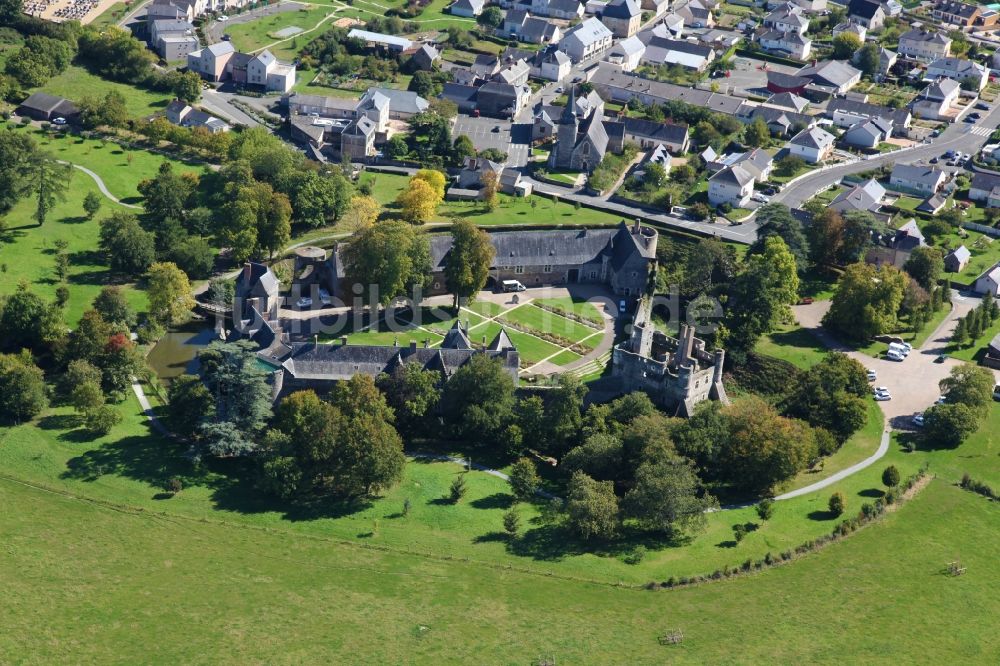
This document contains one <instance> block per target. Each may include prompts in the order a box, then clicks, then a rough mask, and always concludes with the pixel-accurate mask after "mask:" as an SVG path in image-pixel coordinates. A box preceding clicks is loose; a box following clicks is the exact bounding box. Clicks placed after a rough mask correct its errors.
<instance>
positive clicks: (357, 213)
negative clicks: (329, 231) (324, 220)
mask: <svg viewBox="0 0 1000 666" xmlns="http://www.w3.org/2000/svg"><path fill="white" fill-rule="evenodd" d="M381 213H382V205H381V204H380V203H379V202H378V201H377V200H375V199H373V198H372V197H370V196H367V195H357V196H353V197H351V201H350V205H349V206H348V209H347V213H346V214H345V215H344V223H345V224H346V226H347V228H348V229H351V230H357V229H361V228H362V227H370V226H372V225H373V224H375V223H376V222H378V217H379V215H380V214H381Z"/></svg>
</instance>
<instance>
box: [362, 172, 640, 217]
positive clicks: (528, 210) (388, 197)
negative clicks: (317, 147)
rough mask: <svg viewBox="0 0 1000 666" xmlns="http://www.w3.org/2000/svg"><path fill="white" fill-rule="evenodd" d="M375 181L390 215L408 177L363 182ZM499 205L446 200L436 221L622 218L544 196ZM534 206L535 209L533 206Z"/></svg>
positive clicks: (372, 176) (377, 176)
mask: <svg viewBox="0 0 1000 666" xmlns="http://www.w3.org/2000/svg"><path fill="white" fill-rule="evenodd" d="M372 181H374V182H373V188H372V196H373V197H375V198H376V199H377V200H378V201H379V202H380V203H381V204H382V205H383V206H385V207H386V209H387V210H388V211H389V213H390V214H391V213H392V212H393V211H394V210H395V204H394V202H395V200H396V196H397V195H398V194H399V193H400V192H401V191H402V190H403V188H404V187H406V183H407V181H408V178H407V177H406V176H400V175H396V174H390V173H375V172H371V171H366V172H365V173H363V174H362V175H361V180H360V182H361V183H365V182H372ZM499 198H500V205H499V206H497V208H496V209H495V210H493V211H488V210H487V209H486V207H485V206H484V205H483V204H481V203H478V202H466V201H446V202H444V203H443V204H441V206H439V207H438V214H437V216H436V217H435V218H434V220H433V221H434V222H446V221H448V220H450V219H451V218H452V217H465V218H468V219H470V220H472V221H473V222H475V223H476V224H479V225H483V226H497V225H519V224H607V225H611V224H617V223H619V222H620V221H621V217H620V216H617V215H611V214H609V213H605V212H603V211H598V210H592V209H589V208H583V207H581V208H580V209H579V210H577V209H576V208H574V207H573V206H572V205H570V204H568V203H565V202H562V201H558V202H554V201H552V200H551V199H547V198H544V197H541V196H530V197H509V196H507V195H505V194H501V195H499ZM532 204H534V208H533V207H532Z"/></svg>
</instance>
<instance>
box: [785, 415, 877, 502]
mask: <svg viewBox="0 0 1000 666" xmlns="http://www.w3.org/2000/svg"><path fill="white" fill-rule="evenodd" d="M890 435H891V431H890V430H889V429H886V430H885V431H883V432H882V439H881V441H880V442H879V445H878V448H877V449H876V450H875V453H873V454H872V455H870V456H868V457H867V458H865V459H864V460H862V461H861V462H859V463H856V464H854V465H851V466H850V467H848V468H846V469H842V470H840V471H839V472H837V473H836V474H833V475H832V476H829V477H827V478H825V479H823V480H822V481H817V482H816V483H810V484H809V485H808V486H803V487H802V488H798V489H796V490H792V491H789V492H787V493H782V494H781V495H777V496H775V498H774V499H775V501H780V500H788V499H792V498H794V497H801V496H802V495H808V494H809V493H814V492H816V491H817V490H823V489H824V488H829V487H830V486H832V485H833V484H835V483H837V482H838V481H840V480H842V479H846V478H847V477H849V476H851V475H853V474H857V473H858V472H860V471H861V470H863V469H865V468H867V467H871V466H872V465H874V464H875V463H877V462H878V461H879V460H881V459H882V457H883V456H885V454H886V453H888V452H889V439H890Z"/></svg>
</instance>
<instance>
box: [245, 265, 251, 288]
mask: <svg viewBox="0 0 1000 666" xmlns="http://www.w3.org/2000/svg"><path fill="white" fill-rule="evenodd" d="M250 272H251V268H250V262H249V261H248V262H246V263H245V264H243V284H244V285H245V286H247V287H249V286H250Z"/></svg>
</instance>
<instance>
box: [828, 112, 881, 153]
mask: <svg viewBox="0 0 1000 666" xmlns="http://www.w3.org/2000/svg"><path fill="white" fill-rule="evenodd" d="M890 136H892V121H891V120H886V119H885V118H882V117H878V118H872V119H871V120H859V121H858V122H857V123H855V124H854V125H851V126H850V127H849V128H847V131H845V132H844V133H843V135H842V136H841V137H840V140H841V142H842V143H843V144H844V145H847V146H850V147H852V148H867V149H870V150H871V149H875V148H878V145H879V144H880V143H882V142H883V141H885V140H887V139H888V138H889V137H890Z"/></svg>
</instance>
